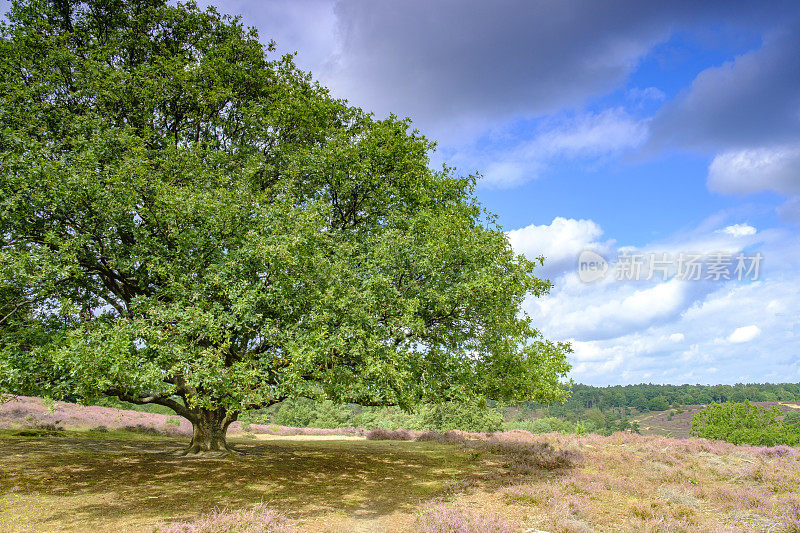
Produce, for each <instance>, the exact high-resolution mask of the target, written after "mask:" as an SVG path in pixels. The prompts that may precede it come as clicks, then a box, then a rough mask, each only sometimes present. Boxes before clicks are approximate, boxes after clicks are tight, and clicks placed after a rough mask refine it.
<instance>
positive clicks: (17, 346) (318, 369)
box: [0, 0, 569, 452]
mask: <svg viewBox="0 0 800 533" xmlns="http://www.w3.org/2000/svg"><path fill="white" fill-rule="evenodd" d="M273 55H274V54H273V53H272V47H271V46H268V47H264V46H262V45H261V44H260V42H259V40H258V39H257V36H256V34H255V32H254V31H253V30H247V29H245V28H243V26H242V25H241V24H240V23H239V22H238V20H236V19H231V18H229V17H225V16H220V15H219V14H218V13H217V12H215V11H214V10H213V9H209V10H205V11H204V10H200V9H198V8H197V7H196V6H194V5H193V4H185V5H177V6H175V5H169V4H167V3H166V2H165V1H164V0H129V1H121V0H95V1H92V2H79V1H75V0H25V1H17V2H15V3H14V4H13V7H12V8H11V10H10V13H9V15H8V21H7V22H6V24H5V26H4V28H3V30H2V41H1V44H0V128H1V129H2V139H0V265H2V266H0V306H2V309H0V321H1V322H0V335H2V337H0V390H5V391H7V392H17V393H35V394H46V395H50V396H55V397H65V396H67V395H71V396H72V397H79V398H83V399H85V400H91V399H92V398H94V397H97V396H99V395H103V394H106V395H114V396H117V397H119V398H121V399H123V400H126V401H129V402H134V403H155V404H160V405H164V406H167V407H170V408H172V409H174V410H175V412H176V413H178V414H179V415H182V416H184V417H186V418H187V419H189V420H190V421H191V422H192V424H193V427H194V436H193V438H192V442H191V446H190V448H189V451H191V452H205V451H209V450H226V449H227V445H226V442H225V433H226V430H227V427H228V425H229V424H230V423H231V422H233V421H234V420H236V418H237V416H238V414H239V413H241V412H242V411H243V410H245V409H251V408H257V407H264V406H268V405H271V404H273V403H276V402H280V401H282V400H284V399H286V398H290V397H297V396H305V397H312V398H331V399H333V400H336V401H341V402H353V403H359V404H365V405H389V404H391V405H400V406H402V407H404V408H412V407H413V406H414V405H417V404H419V403H420V402H428V401H446V400H467V399H474V398H476V397H477V398H481V397H482V398H494V399H506V400H512V401H518V400H537V401H551V400H558V399H561V398H563V396H564V394H565V392H564V390H563V387H562V383H561V380H562V379H563V377H564V375H565V373H566V372H567V370H568V365H567V362H566V353H567V352H568V351H569V346H567V345H564V344H560V343H552V342H549V341H547V340H544V339H542V338H541V337H540V335H539V333H538V332H537V331H536V330H535V329H533V327H532V325H531V323H530V321H529V318H528V317H527V316H525V315H524V313H522V312H521V310H520V304H521V303H522V301H523V298H524V297H525V296H526V295H528V294H533V295H537V296H539V295H542V294H543V293H545V292H546V291H547V290H548V288H549V286H550V285H549V283H548V282H547V281H545V280H541V279H538V278H537V277H535V276H534V274H533V269H534V267H535V266H536V265H535V264H534V263H533V262H531V261H529V260H527V259H525V258H524V257H522V256H519V255H515V254H514V253H513V252H512V250H511V248H510V246H509V243H508V241H507V239H506V237H505V235H504V233H503V232H502V230H501V229H500V228H499V227H498V226H497V225H496V223H495V221H494V218H493V217H492V216H491V215H490V214H488V213H486V212H485V211H483V209H482V208H481V206H480V205H479V204H478V202H477V201H476V199H475V197H474V193H473V186H474V182H475V178H474V177H459V176H457V175H454V173H453V171H452V170H451V169H447V168H444V169H442V170H440V171H434V170H431V169H430V168H429V159H428V154H429V152H430V151H431V150H432V149H433V145H432V143H431V142H429V141H428V140H426V139H425V138H424V137H422V136H421V135H419V134H418V133H417V132H416V131H413V130H411V129H410V124H409V122H408V121H405V120H398V119H396V118H394V117H390V118H388V119H385V120H376V119H375V118H374V117H372V116H371V115H369V114H366V113H364V112H363V111H362V110H360V109H358V108H355V107H352V106H350V105H348V104H347V102H346V101H342V100H337V99H335V98H333V97H331V95H330V94H329V93H328V91H327V90H326V89H325V88H323V87H321V86H319V85H318V84H317V83H315V82H313V81H312V80H311V78H310V77H309V76H308V75H306V74H304V73H303V72H300V71H299V70H298V69H297V68H295V66H294V65H293V63H292V59H291V57H273Z"/></svg>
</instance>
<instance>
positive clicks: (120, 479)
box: [0, 437, 491, 525]
mask: <svg viewBox="0 0 800 533" xmlns="http://www.w3.org/2000/svg"><path fill="white" fill-rule="evenodd" d="M0 444H2V447H3V449H4V451H3V460H2V463H0V482H2V483H3V485H4V486H5V491H6V492H8V493H15V494H21V495H27V496H30V497H32V498H33V500H34V501H41V502H42V506H43V511H44V510H46V509H47V508H48V507H52V509H51V510H52V511H53V512H52V513H51V514H53V518H55V517H56V516H57V515H58V514H59V513H58V509H57V508H58V507H59V505H58V500H59V497H60V496H69V501H70V502H71V503H70V509H69V517H70V519H71V520H82V521H84V523H86V524H87V525H88V523H94V524H100V523H104V524H110V523H113V522H114V521H115V520H117V519H119V520H123V521H127V519H130V518H131V517H136V518H137V519H141V518H142V517H151V518H153V519H154V520H158V519H168V518H169V519H172V518H187V517H193V516H197V515H198V514H200V513H204V512H208V511H210V510H212V509H214V508H219V507H230V508H239V507H247V506H251V505H254V504H256V503H258V502H261V501H263V502H265V503H267V504H268V505H269V506H271V507H275V508H277V509H279V510H283V511H285V512H287V513H288V514H290V515H291V516H293V517H295V518H305V517H309V516H319V515H321V514H327V513H331V512H344V513H348V514H357V515H359V516H363V517H377V516H381V515H386V514H391V513H393V512H396V511H401V512H410V511H411V510H412V509H414V508H415V507H417V506H418V505H419V502H420V500H421V499H427V498H430V497H432V496H435V495H436V494H438V493H441V492H442V490H443V489H445V488H446V486H447V485H448V483H451V482H452V481H453V480H457V479H464V478H466V477H470V476H476V475H480V474H481V473H482V472H485V471H486V470H487V468H491V466H490V465H489V464H488V463H483V462H482V461H481V460H480V459H478V458H476V457H475V456H474V454H468V453H465V452H464V451H463V450H461V449H460V448H458V447H455V446H450V445H438V444H428V443H416V442H375V441H337V440H330V441H296V440H295V441H279V440H274V441H269V442H259V443H236V447H237V448H238V449H240V450H242V451H244V452H245V454H244V455H236V456H234V457H232V458H227V459H205V458H180V457H176V456H175V455H173V454H174V452H176V451H178V450H180V448H181V446H183V445H184V443H183V442H181V441H177V440H173V439H150V440H134V441H125V440H119V439H117V440H111V439H109V440H94V439H85V438H84V439H81V438H75V437H60V438H55V437H54V438H24V437H4V438H2V440H0ZM45 514H46V513H45ZM63 518H64V517H62V519H63ZM48 522H49V523H50V524H51V525H57V524H53V522H52V521H51V520H48Z"/></svg>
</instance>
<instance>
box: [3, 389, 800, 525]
mask: <svg viewBox="0 0 800 533" xmlns="http://www.w3.org/2000/svg"><path fill="white" fill-rule="evenodd" d="M176 422H177V419H175V417H169V416H165V415H157V414H151V413H141V412H135V411H124V410H117V409H112V408H106V407H81V406H77V405H74V404H68V403H61V402H57V403H54V404H44V403H42V402H41V401H40V400H38V399H33V398H24V397H19V398H15V399H12V400H11V401H8V402H6V403H5V404H3V405H2V406H0V424H2V426H3V427H5V428H6V429H4V430H2V434H1V435H0V449H2V461H0V487H2V495H0V523H2V524H4V526H3V529H4V530H10V531H31V532H33V531H37V532H39V531H153V530H154V529H160V530H162V531H186V532H189V531H197V532H199V531H370V532H371V531H427V532H439V531H442V532H444V531H464V532H467V531H475V532H482V531H486V532H489V531H491V532H493V533H496V532H503V531H551V532H554V531H564V532H566V531H715V532H716V531H732V532H733V531H787V532H788V531H800V484H798V483H797V480H798V479H800V450H799V449H797V448H791V447H785V446H779V447H773V448H761V447H751V446H734V445H731V444H726V443H722V442H712V441H706V440H702V439H675V438H666V437H656V436H640V435H635V434H629V433H617V434H614V435H612V436H610V437H603V436H598V435H589V436H585V437H579V436H575V435H561V434H555V433H554V434H547V435H532V434H530V433H527V432H523V431H512V432H506V433H496V434H467V433H458V432H450V433H447V434H440V433H433V432H405V431H396V432H372V433H367V434H366V436H365V435H364V432H363V431H362V430H360V429H353V428H350V429H343V430H310V429H301V428H286V427H278V426H250V427H248V428H247V430H244V429H243V428H242V427H241V426H236V427H234V430H233V432H232V438H231V442H232V443H233V444H234V445H235V447H236V448H237V449H238V450H239V451H241V452H243V453H242V454H237V455H234V456H232V457H229V458H219V459H206V458H200V459H198V458H185V457H179V456H177V455H175V452H177V451H179V450H180V449H181V448H182V447H183V446H185V444H186V442H187V436H186V433H187V432H188V429H189V428H188V427H186V426H185V425H183V424H182V423H181V424H179V423H176ZM367 437H370V438H367ZM373 439H389V440H373ZM391 439H401V440H391Z"/></svg>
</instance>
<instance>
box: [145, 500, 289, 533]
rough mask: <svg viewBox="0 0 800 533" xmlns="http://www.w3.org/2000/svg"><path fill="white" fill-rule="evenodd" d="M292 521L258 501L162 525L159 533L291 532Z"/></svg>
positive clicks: (157, 531) (157, 529) (158, 528)
mask: <svg viewBox="0 0 800 533" xmlns="http://www.w3.org/2000/svg"><path fill="white" fill-rule="evenodd" d="M293 530H294V525H293V523H292V522H291V521H290V520H289V519H288V518H286V516H284V515H283V514H281V513H279V512H278V511H275V510H274V509H270V508H268V507H265V506H264V504H263V503H262V504H259V505H256V506H255V507H253V508H252V509H245V510H239V511H230V510H228V509H221V510H215V511H212V512H210V513H208V514H205V515H203V516H201V517H200V518H199V519H198V520H196V521H194V522H178V523H175V524H160V525H159V526H158V527H156V533H288V532H291V531H293Z"/></svg>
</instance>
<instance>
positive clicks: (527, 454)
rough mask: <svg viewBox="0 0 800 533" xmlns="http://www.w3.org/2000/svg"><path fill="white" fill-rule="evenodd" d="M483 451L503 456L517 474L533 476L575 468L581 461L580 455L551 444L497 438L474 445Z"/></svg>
mask: <svg viewBox="0 0 800 533" xmlns="http://www.w3.org/2000/svg"><path fill="white" fill-rule="evenodd" d="M474 446H475V447H477V448H478V449H481V450H486V451H488V452H491V453H495V454H497V455H500V456H502V457H503V458H504V459H505V460H506V462H507V466H508V468H509V469H510V470H511V471H512V472H514V473H515V474H522V475H526V474H532V473H534V472H536V471H539V470H558V469H561V468H568V467H571V466H574V465H575V464H576V463H577V462H578V461H580V460H581V458H582V456H581V454H580V453H578V452H575V451H572V450H565V449H561V450H557V449H555V448H553V446H551V445H550V443H549V442H541V441H533V442H529V441H509V440H502V439H498V438H496V437H492V438H491V439H487V440H485V441H478V442H477V443H475V444H474Z"/></svg>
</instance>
